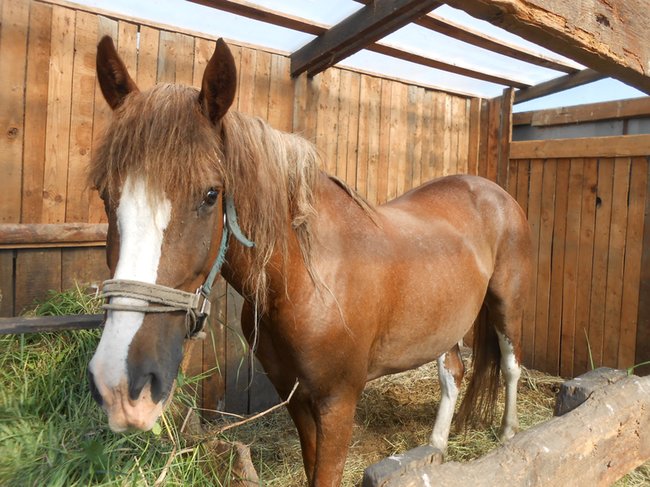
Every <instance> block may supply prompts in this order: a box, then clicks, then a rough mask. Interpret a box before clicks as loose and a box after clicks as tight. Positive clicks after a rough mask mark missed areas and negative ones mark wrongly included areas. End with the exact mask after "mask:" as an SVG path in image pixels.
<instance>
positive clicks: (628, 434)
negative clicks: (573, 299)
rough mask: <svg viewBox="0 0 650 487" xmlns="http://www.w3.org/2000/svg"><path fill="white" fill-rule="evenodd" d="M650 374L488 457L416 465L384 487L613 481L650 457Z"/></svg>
mask: <svg viewBox="0 0 650 487" xmlns="http://www.w3.org/2000/svg"><path fill="white" fill-rule="evenodd" d="M648 394H650V377H642V378H639V377H635V376H632V377H626V378H624V379H621V380H619V381H618V382H616V383H615V384H612V385H609V386H607V387H605V388H603V389H600V390H597V391H595V392H594V393H593V394H592V395H591V396H590V397H589V398H588V399H587V401H586V402H585V403H584V404H582V405H581V406H579V407H577V408H576V409H574V410H573V411H571V412H569V413H567V414H565V415H563V416H560V417H556V418H553V419H551V420H549V421H546V422H544V423H541V424H539V425H537V426H534V427H533V428H530V429H528V430H526V431H524V432H522V433H519V434H517V435H516V436H515V437H514V438H513V439H512V440H510V441H509V442H507V443H506V444H505V445H503V446H501V447H499V448H497V449H496V450H494V451H492V452H491V453H488V454H487V455H485V456H484V457H481V458H479V459H477V460H472V461H470V462H467V463H458V462H448V463H443V464H442V465H429V466H425V467H419V468H414V469H412V470H410V471H409V472H408V473H407V474H405V475H402V476H400V477H399V478H398V479H397V480H392V479H391V480H389V481H387V482H384V483H382V484H379V483H375V484H370V485H382V487H390V486H400V487H410V486H421V485H472V486H475V487H482V486H485V487H487V486H490V487H491V486H493V485H494V484H495V479H498V483H499V484H501V485H508V486H513V487H519V486H521V487H523V486H527V487H534V486H540V487H541V486H547V485H591V486H594V487H596V486H603V487H604V486H609V485H611V484H613V483H614V482H615V481H616V480H617V479H619V478H620V477H622V476H623V475H624V474H626V473H627V472H629V471H631V470H633V469H634V468H636V467H637V466H639V465H641V464H643V463H644V462H646V461H648V460H649V459H650V408H648V407H647V402H648Z"/></svg>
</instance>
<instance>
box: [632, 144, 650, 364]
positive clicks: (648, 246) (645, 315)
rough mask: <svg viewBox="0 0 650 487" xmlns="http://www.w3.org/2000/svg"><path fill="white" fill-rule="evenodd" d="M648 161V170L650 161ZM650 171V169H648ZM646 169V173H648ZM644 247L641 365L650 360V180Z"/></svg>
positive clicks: (639, 342) (638, 353)
mask: <svg viewBox="0 0 650 487" xmlns="http://www.w3.org/2000/svg"><path fill="white" fill-rule="evenodd" d="M645 159H646V168H648V163H650V159H648V158H647V157H646V158H645ZM648 169H650V168H648ZM648 169H646V172H647V171H648ZM643 220H644V222H643V245H642V249H643V251H642V253H641V266H640V272H641V276H640V279H639V296H644V297H643V298H642V299H639V312H638V315H637V316H638V317H637V328H636V352H635V359H634V363H635V364H641V363H643V362H646V361H648V360H650V299H647V296H650V178H648V186H647V187H646V198H645V214H644V217H643ZM636 373H637V374H646V375H647V374H650V364H646V365H644V366H642V367H639V368H637V369H636Z"/></svg>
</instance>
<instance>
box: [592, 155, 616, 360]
mask: <svg viewBox="0 0 650 487" xmlns="http://www.w3.org/2000/svg"><path fill="white" fill-rule="evenodd" d="M613 182H614V159H601V160H600V161H599V163H598V193H597V196H596V227H595V229H594V236H595V240H594V258H593V275H592V285H591V306H590V310H589V342H588V345H589V346H590V348H591V353H592V356H593V360H594V364H595V365H596V367H599V366H600V365H602V364H603V337H604V334H605V325H606V323H605V303H606V301H607V265H608V256H609V250H610V249H609V240H610V238H609V231H610V224H611V220H612V219H611V215H612V204H613V198H612V194H613Z"/></svg>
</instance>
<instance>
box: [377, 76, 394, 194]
mask: <svg viewBox="0 0 650 487" xmlns="http://www.w3.org/2000/svg"><path fill="white" fill-rule="evenodd" d="M391 91H392V90H391V82H390V81H386V80H381V96H380V98H379V99H380V102H379V104H380V107H381V108H380V112H379V159H378V164H377V203H378V204H382V203H385V202H386V201H388V165H389V158H390V156H391V147H390V123H391V106H392V104H391Z"/></svg>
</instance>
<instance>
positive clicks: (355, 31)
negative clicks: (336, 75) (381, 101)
mask: <svg viewBox="0 0 650 487" xmlns="http://www.w3.org/2000/svg"><path fill="white" fill-rule="evenodd" d="M439 5H440V2H438V1H436V0H382V1H381V2H373V3H372V4H370V5H366V6H365V7H363V8H361V9H360V10H358V11H357V12H355V13H353V14H352V15H350V16H349V17H347V18H346V19H344V20H342V21H341V22H339V23H338V24H336V25H335V26H333V27H332V28H331V29H329V30H328V31H327V32H325V33H324V34H323V35H321V36H318V37H317V38H316V39H314V40H313V41H311V42H310V43H308V44H307V45H305V46H303V47H302V48H300V49H298V50H297V51H296V52H294V53H293V54H292V55H291V75H292V76H298V75H299V74H300V73H303V72H305V71H307V74H308V75H310V76H313V75H316V74H318V73H320V72H321V71H323V70H325V69H327V68H328V67H330V66H332V65H334V64H336V63H337V62H339V61H341V60H342V59H345V58H346V57H348V56H350V55H352V54H354V53H355V52H358V51H360V50H361V49H363V48H365V47H367V46H368V45H369V44H372V43H373V42H375V41H377V40H378V39H380V38H382V37H384V36H386V35H388V34H390V33H391V32H394V31H396V30H397V29H399V28H401V27H403V26H404V25H406V24H408V23H410V22H411V21H413V20H414V19H417V18H418V17H421V16H422V15H424V14H426V13H428V12H430V11H431V10H433V9H434V8H436V7H438V6H439Z"/></svg>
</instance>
